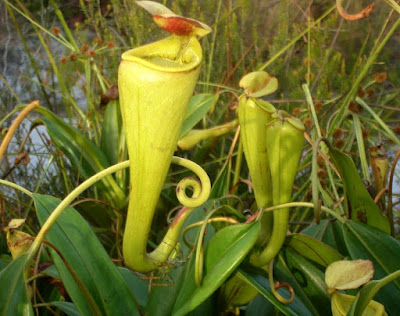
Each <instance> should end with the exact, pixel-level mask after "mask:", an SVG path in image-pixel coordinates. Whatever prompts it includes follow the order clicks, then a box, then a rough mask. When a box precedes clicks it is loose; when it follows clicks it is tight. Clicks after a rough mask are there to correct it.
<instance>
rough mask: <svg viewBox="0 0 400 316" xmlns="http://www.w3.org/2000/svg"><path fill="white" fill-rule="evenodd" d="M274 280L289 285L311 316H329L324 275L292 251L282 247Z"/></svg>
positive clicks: (328, 301) (328, 300) (328, 302)
mask: <svg viewBox="0 0 400 316" xmlns="http://www.w3.org/2000/svg"><path fill="white" fill-rule="evenodd" d="M274 275H275V280H276V281H279V282H287V283H289V284H290V285H291V286H292V287H293V290H294V293H295V295H296V297H297V298H298V299H299V300H301V302H302V303H303V304H304V305H305V306H306V307H307V308H308V309H309V310H310V312H311V313H312V314H313V315H330V310H331V309H330V298H329V296H328V294H327V286H326V284H325V279H324V273H323V272H322V271H321V270H320V269H319V268H318V267H316V266H315V265H314V264H313V263H311V262H310V261H309V260H307V259H305V258H304V257H302V256H301V255H299V254H298V253H297V252H295V251H294V250H293V249H291V248H289V247H284V248H283V249H282V250H281V252H280V253H279V255H278V260H277V262H276V267H275V269H274Z"/></svg>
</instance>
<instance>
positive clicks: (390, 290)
mask: <svg viewBox="0 0 400 316" xmlns="http://www.w3.org/2000/svg"><path fill="white" fill-rule="evenodd" d="M343 235H344V239H345V242H346V245H347V248H348V251H349V254H350V257H351V259H353V260H356V259H365V260H370V261H372V263H373V265H374V269H375V274H374V277H373V279H374V280H378V279H382V278H384V277H386V276H387V275H389V274H391V273H393V272H395V271H397V270H400V242H399V241H397V240H396V239H394V238H392V237H391V236H389V235H387V234H385V233H382V231H380V230H378V229H376V228H373V227H370V226H368V225H365V224H361V223H358V222H355V221H347V222H346V223H345V224H343ZM398 297H400V280H395V281H393V282H392V283H390V284H388V285H386V286H385V287H384V288H382V289H381V290H380V291H379V292H378V294H377V295H376V297H375V299H376V300H377V301H378V302H380V303H382V304H383V305H384V306H385V308H386V310H387V312H388V314H389V315H398V314H399V313H400V306H399V304H398V302H397V298H398Z"/></svg>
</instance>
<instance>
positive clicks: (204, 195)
mask: <svg viewBox="0 0 400 316" xmlns="http://www.w3.org/2000/svg"><path fill="white" fill-rule="evenodd" d="M172 163H173V164H176V165H179V166H182V167H185V168H187V169H189V170H191V171H192V172H194V173H195V174H196V175H197V176H198V177H199V180H200V181H199V180H197V179H195V178H192V177H188V178H184V179H182V180H181V181H180V182H179V184H178V186H177V187H176V196H177V198H178V200H179V202H180V203H181V204H182V205H184V206H186V207H190V208H193V207H198V206H200V205H201V204H203V203H205V202H206V201H207V199H208V197H209V195H210V192H211V183H210V178H209V177H208V175H207V173H206V172H205V171H204V170H203V168H201V167H200V166H199V165H198V164H196V163H194V162H193V161H190V160H187V159H184V158H180V157H175V156H174V157H172ZM189 187H190V188H192V190H193V194H192V196H191V197H189V196H187V194H186V189H187V188H189Z"/></svg>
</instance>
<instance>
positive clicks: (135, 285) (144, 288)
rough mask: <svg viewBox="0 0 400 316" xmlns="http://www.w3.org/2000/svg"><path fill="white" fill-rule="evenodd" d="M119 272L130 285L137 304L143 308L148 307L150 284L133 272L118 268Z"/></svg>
mask: <svg viewBox="0 0 400 316" xmlns="http://www.w3.org/2000/svg"><path fill="white" fill-rule="evenodd" d="M118 271H119V273H121V275H122V277H123V278H124V280H125V282H126V284H128V286H129V288H130V289H131V291H132V293H134V294H135V298H136V301H137V303H138V304H139V305H140V306H141V307H146V304H147V301H148V298H149V295H148V290H149V284H148V283H147V282H145V281H144V280H141V279H139V278H138V277H137V276H135V274H134V272H132V271H131V270H129V269H126V268H122V267H118ZM144 277H145V276H144Z"/></svg>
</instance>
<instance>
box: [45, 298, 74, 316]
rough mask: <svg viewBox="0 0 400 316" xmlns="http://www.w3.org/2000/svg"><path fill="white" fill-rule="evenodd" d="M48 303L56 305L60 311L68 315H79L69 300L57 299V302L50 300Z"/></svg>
mask: <svg viewBox="0 0 400 316" xmlns="http://www.w3.org/2000/svg"><path fill="white" fill-rule="evenodd" d="M49 304H50V306H54V307H57V308H58V309H59V310H60V311H62V312H64V313H65V314H67V315H68V316H80V315H81V314H80V313H79V311H78V309H77V308H76V306H75V305H74V304H73V303H71V302H64V301H57V302H50V303H49Z"/></svg>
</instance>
